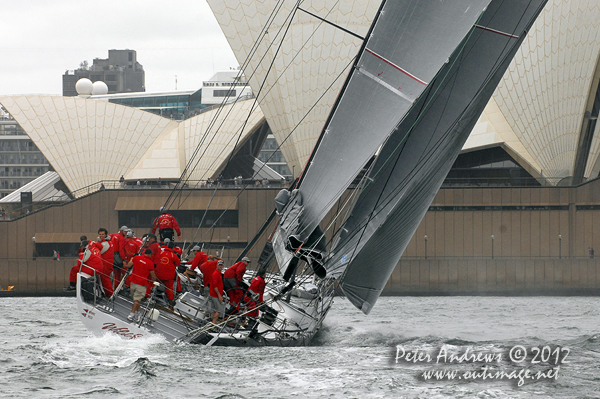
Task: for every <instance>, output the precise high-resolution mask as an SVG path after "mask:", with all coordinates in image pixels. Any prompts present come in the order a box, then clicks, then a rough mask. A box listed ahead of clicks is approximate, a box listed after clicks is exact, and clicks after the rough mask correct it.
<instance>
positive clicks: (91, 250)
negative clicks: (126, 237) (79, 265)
mask: <svg viewBox="0 0 600 399" xmlns="http://www.w3.org/2000/svg"><path fill="white" fill-rule="evenodd" d="M101 248H102V245H100V243H99V242H96V241H90V243H89V244H88V247H87V250H86V251H85V252H84V253H83V256H82V257H81V259H80V261H82V262H83V263H84V264H85V265H86V266H88V267H90V268H92V269H94V270H96V271H97V272H101V271H102V270H103V269H104V265H103V264H102V258H101V257H100V250H101Z"/></svg>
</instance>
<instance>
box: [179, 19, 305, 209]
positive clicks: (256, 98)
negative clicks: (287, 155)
mask: <svg viewBox="0 0 600 399" xmlns="http://www.w3.org/2000/svg"><path fill="white" fill-rule="evenodd" d="M294 14H295V9H294V11H293V13H292V14H290V15H288V18H287V19H289V23H288V26H287V28H286V30H285V32H284V34H283V36H282V37H281V41H280V43H279V46H278V48H277V52H276V53H275V56H276V55H277V54H278V53H279V51H280V49H281V46H282V45H283V41H284V39H285V37H286V35H287V32H288V30H289V28H290V26H291V24H292V21H293V16H294ZM287 19H286V20H287ZM281 29H283V26H282V28H281ZM281 29H280V32H281ZM280 32H278V35H277V36H279V33H280ZM266 54H267V53H265V54H264V55H263V59H264V57H265V56H266ZM261 61H262V60H261ZM274 62H275V57H273V60H272V62H271V65H270V66H269V69H268V71H267V76H268V73H270V71H271V70H272V68H273V64H274ZM266 80H267V77H265V79H264V80H263V83H262V84H261V88H260V89H259V91H258V93H257V96H256V97H255V100H254V102H253V104H252V107H251V109H250V111H249V113H248V117H247V118H246V120H245V121H244V123H243V125H242V127H241V128H240V129H239V131H240V133H239V136H238V139H237V141H236V144H235V146H234V149H233V150H232V152H231V155H230V158H229V160H228V161H227V163H226V165H225V167H227V165H228V164H229V163H230V161H231V159H232V157H233V155H234V152H235V148H236V147H237V144H238V142H239V139H240V138H241V136H242V134H243V132H244V129H245V127H246V124H247V123H248V121H249V119H250V117H251V115H252V112H253V111H254V109H255V107H256V106H257V104H258V97H259V96H260V93H261V91H262V89H263V87H264V85H265V83H266ZM232 110H233V107H231V108H230V110H229V112H228V114H227V115H229V113H230V112H232ZM226 117H227V116H226ZM226 117H225V118H224V119H223V120H222V121H221V124H220V126H219V127H218V128H217V130H216V131H215V132H214V134H213V137H212V139H211V140H210V142H209V144H208V145H207V146H206V148H205V150H204V152H203V154H202V156H203V155H204V154H205V153H206V151H208V146H209V145H210V144H211V143H212V141H213V140H214V139H215V137H216V135H217V133H218V131H219V129H220V128H221V127H222V126H223V124H224V123H225V122H226ZM232 139H233V138H232ZM232 139H230V142H231V140H232ZM224 151H225V148H223V149H222V150H221V152H220V153H219V155H220V154H222V153H223V152H224ZM272 155H273V154H272ZM202 156H200V157H198V160H197V161H196V164H195V165H196V166H197V165H198V163H199V162H200V161H201V159H202ZM269 159H270V158H269ZM217 160H218V157H217V158H215V160H213V162H212V163H211V164H210V166H209V169H210V168H211V167H212V166H213V165H214V164H215V163H216V162H217ZM263 167H264V166H261V169H260V170H262V168H263ZM260 170H259V171H260ZM203 177H204V176H203ZM190 195H191V192H190V193H189V194H188V195H187V196H186V198H185V199H184V202H185V200H187V198H189V196H190Z"/></svg>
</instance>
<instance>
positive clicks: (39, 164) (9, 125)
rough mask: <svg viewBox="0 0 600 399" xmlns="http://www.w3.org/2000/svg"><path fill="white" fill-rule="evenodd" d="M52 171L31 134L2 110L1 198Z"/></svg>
mask: <svg viewBox="0 0 600 399" xmlns="http://www.w3.org/2000/svg"><path fill="white" fill-rule="evenodd" d="M49 167H50V165H49V164H48V161H47V160H46V158H45V157H44V155H43V154H42V152H41V151H40V150H39V148H38V147H37V146H36V145H35V143H34V142H33V141H32V140H31V139H30V138H29V136H28V135H27V133H25V131H23V129H21V127H20V126H19V124H18V123H17V122H16V121H15V120H14V119H13V118H12V117H10V115H8V114H6V113H3V112H2V111H1V108H0V198H3V197H5V196H7V195H8V194H10V193H11V192H13V191H14V190H16V189H18V188H20V187H22V186H24V185H26V184H27V183H29V182H31V181H33V180H34V179H36V178H37V177H39V176H41V175H43V174H44V173H46V172H48V169H49Z"/></svg>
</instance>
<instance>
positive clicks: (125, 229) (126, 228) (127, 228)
mask: <svg viewBox="0 0 600 399" xmlns="http://www.w3.org/2000/svg"><path fill="white" fill-rule="evenodd" d="M119 230H121V231H127V230H129V227H127V226H121V228H120V229H119Z"/></svg>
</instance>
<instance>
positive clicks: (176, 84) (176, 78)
mask: <svg viewBox="0 0 600 399" xmlns="http://www.w3.org/2000/svg"><path fill="white" fill-rule="evenodd" d="M175 90H177V75H175Z"/></svg>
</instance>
